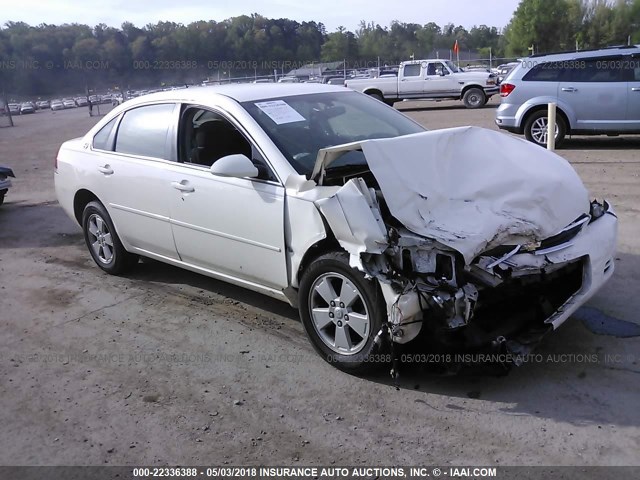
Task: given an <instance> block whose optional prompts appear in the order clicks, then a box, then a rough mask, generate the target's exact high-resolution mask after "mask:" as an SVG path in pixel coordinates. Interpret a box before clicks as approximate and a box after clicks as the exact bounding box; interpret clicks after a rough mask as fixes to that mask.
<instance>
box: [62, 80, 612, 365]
mask: <svg viewBox="0 0 640 480" xmlns="http://www.w3.org/2000/svg"><path fill="white" fill-rule="evenodd" d="M495 151H500V152H502V154H501V155H495V154H494V152H495ZM54 177H55V189H56V194H57V197H58V199H59V202H60V205H61V206H62V207H63V209H64V210H65V212H66V213H67V214H68V215H69V216H70V217H71V218H72V219H74V220H75V221H76V222H78V224H79V225H80V226H81V227H82V229H83V231H84V237H85V241H86V244H87V247H88V250H89V253H90V254H91V256H92V257H93V259H94V261H95V262H96V264H97V265H98V266H99V267H100V268H101V269H102V270H104V271H106V272H108V273H111V274H122V273H124V272H126V271H127V270H129V269H131V268H133V267H134V266H135V265H136V263H137V262H138V257H139V256H144V257H150V258H153V259H156V260H160V261H162V262H166V263H169V264H171V265H175V266H179V267H182V268H185V269H188V270H191V271H194V272H198V273H201V274H205V275H208V276H211V277H214V278H218V279H221V280H224V281H226V282H230V283H233V284H236V285H240V286H243V287H245V288H248V289H251V290H254V291H256V292H260V293H263V294H266V295H269V296H272V297H275V298H278V299H281V300H284V301H288V302H289V303H290V304H291V305H294V306H297V307H298V309H299V313H300V316H301V319H302V324H303V326H304V329H305V331H306V333H307V335H308V337H309V339H310V341H311V343H312V345H313V346H314V347H315V349H316V350H317V351H318V352H319V353H320V355H321V356H322V357H323V358H325V359H326V360H327V361H329V362H331V364H333V365H335V366H337V367H338V368H341V369H344V370H349V371H361V370H363V369H366V368H367V367H370V366H371V365H372V364H374V363H375V362H377V361H379V360H381V359H385V358H389V356H388V351H389V349H390V348H391V346H392V345H393V344H404V343H407V342H410V341H413V340H416V339H418V338H424V337H418V335H419V333H420V332H421V331H423V332H424V334H425V336H426V337H428V338H429V339H430V340H432V341H439V342H441V344H442V345H443V346H446V348H449V349H451V348H466V349H475V350H476V351H478V350H482V349H486V350H487V351H492V352H502V353H505V354H509V355H512V356H513V358H516V357H517V356H519V355H526V354H527V353H528V352H529V350H530V349H531V348H532V347H533V346H534V345H535V344H536V343H537V342H538V341H539V340H540V339H541V338H542V336H544V335H545V334H546V333H548V332H550V331H552V330H553V329H555V328H557V327H558V326H559V325H561V324H562V323H563V322H564V321H565V320H567V319H568V318H569V316H570V315H572V313H573V312H575V311H576V309H577V308H578V307H579V306H580V305H582V304H584V302H586V301H587V300H588V299H589V298H590V297H591V296H592V295H593V294H594V293H595V292H596V291H597V290H598V289H599V288H600V287H601V286H602V285H603V284H604V283H605V282H606V281H607V279H609V277H610V276H611V274H612V273H613V269H614V256H615V244H616V225H617V224H616V222H617V219H616V216H615V214H614V212H613V209H612V208H611V206H610V205H609V204H608V203H606V202H604V201H603V202H596V201H593V202H590V201H589V197H588V193H587V190H586V189H585V187H584V185H583V184H582V182H581V181H580V179H579V177H578V175H577V174H576V172H575V171H574V170H573V168H572V167H571V165H570V164H569V163H568V162H566V161H565V160H564V159H562V158H561V157H559V156H557V155H556V154H555V153H552V152H549V151H547V150H542V149H539V148H538V147H536V146H534V145H531V144H529V143H527V142H523V141H522V140H520V139H517V138H513V137H511V136H508V135H504V134H502V133H500V132H495V131H490V130H486V129H481V128H477V127H460V128H453V129H445V130H437V131H432V132H428V131H425V129H424V128H423V127H422V126H420V125H419V124H417V123H415V122H414V121H413V120H411V119H409V118H408V117H406V116H405V115H403V114H402V113H400V112H398V111H396V110H394V109H393V108H389V107H387V106H386V105H384V104H383V103H382V102H379V101H376V100H375V99H372V98H371V97H368V96H366V95H363V94H361V93H358V92H354V91H352V90H349V89H345V88H342V87H338V86H330V85H320V84H291V85H260V84H245V85H225V86H220V87H209V88H202V89H189V90H182V91H167V92H162V93H158V94H154V95H149V96H145V97H139V98H136V99H132V100H129V101H127V102H126V103H125V104H123V105H120V106H118V107H116V108H114V109H113V110H112V111H111V112H109V113H108V114H107V115H106V116H105V118H104V119H102V120H101V121H100V122H98V123H97V124H96V126H94V127H93V128H92V129H91V130H90V131H89V132H88V133H87V134H86V135H85V136H84V137H82V138H78V139H74V140H69V141H67V142H65V143H64V144H63V145H62V146H61V147H60V150H59V152H58V155H57V158H56V168H55V175H54ZM514 361H515V360H514Z"/></svg>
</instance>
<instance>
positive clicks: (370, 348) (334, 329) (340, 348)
mask: <svg viewBox="0 0 640 480" xmlns="http://www.w3.org/2000/svg"><path fill="white" fill-rule="evenodd" d="M298 298H299V302H298V303H299V307H298V308H299V311H300V318H301V320H302V325H303V326H304V329H305V332H306V333H307V336H308V337H309V340H310V341H311V345H313V347H314V348H315V350H316V351H317V352H318V353H319V354H320V356H321V357H322V358H324V359H325V360H326V361H327V362H329V363H330V364H331V365H333V366H335V367H337V368H339V369H340V370H343V371H347V372H351V373H362V372H365V371H368V370H371V369H373V368H375V367H376V366H378V365H380V364H381V363H384V362H387V361H390V360H391V359H390V358H388V357H389V355H388V353H387V352H386V348H385V346H384V343H383V342H378V343H376V342H375V341H374V340H375V337H376V335H377V334H378V332H379V331H380V328H381V327H382V324H383V323H384V322H385V321H386V306H385V303H384V299H383V296H382V293H381V292H380V288H379V287H378V285H377V284H376V283H375V281H374V280H367V279H366V278H365V276H364V275H363V274H362V273H361V272H360V271H358V270H355V269H353V268H351V267H350V266H349V256H348V255H347V254H346V253H344V252H332V253H327V254H325V255H322V256H321V257H318V258H317V259H316V260H314V261H313V262H312V263H311V264H310V265H309V266H308V268H307V270H306V271H305V273H304V274H303V276H302V280H301V282H300V291H299V296H298Z"/></svg>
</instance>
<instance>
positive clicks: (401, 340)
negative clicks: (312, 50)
mask: <svg viewBox="0 0 640 480" xmlns="http://www.w3.org/2000/svg"><path fill="white" fill-rule="evenodd" d="M452 130H458V129H452ZM429 133H430V134H433V133H435V132H429ZM455 133H459V132H454V136H455ZM476 133H477V132H476V131H474V132H473V134H474V135H475V134H476ZM421 135H422V134H420V135H419V136H421ZM442 135H443V134H442V133H440V134H438V135H437V136H436V137H435V141H436V142H440V143H441V142H442V141H443V137H442ZM444 135H445V138H444V140H450V138H449V139H447V138H446V136H447V133H444ZM474 135H472V136H471V138H469V137H468V136H467V138H465V139H466V140H467V141H471V142H472V143H473V140H477V138H476V139H474V138H473V136H474ZM494 135H495V133H494V132H489V133H488V134H485V133H484V132H483V133H482V135H481V137H483V139H484V140H485V141H486V140H487V138H488V139H490V140H491V139H492V140H494V141H498V142H499V143H503V141H504V138H497V139H496V138H495V137H494ZM498 135H500V136H501V137H504V135H502V134H498ZM432 140H434V139H428V138H427V139H426V140H425V139H424V138H423V139H421V140H420V141H419V142H418V143H419V144H420V146H421V147H425V146H427V147H428V146H429V144H430V143H432ZM510 140H511V139H509V141H510ZM390 141H391V142H393V141H395V142H398V141H401V139H390V140H380V141H378V140H374V141H369V142H366V143H365V142H363V144H362V145H353V144H352V145H348V146H346V147H345V150H347V151H351V150H353V149H354V148H361V149H362V151H363V152H364V154H365V155H366V158H367V163H368V164H369V166H370V168H371V171H372V173H373V176H369V177H367V176H366V175H361V176H357V177H354V178H349V179H347V178H345V179H344V183H343V186H342V187H341V188H340V189H339V190H337V191H336V192H335V193H333V194H332V195H331V196H329V197H328V198H322V199H318V200H316V201H315V202H314V203H315V204H316V206H317V207H318V209H319V210H320V212H321V213H322V215H323V216H324V218H325V219H326V221H327V223H328V225H329V227H330V228H331V231H332V233H333V234H334V236H335V238H336V239H337V241H338V242H339V243H340V245H341V246H342V248H344V249H345V250H346V251H347V252H348V253H349V254H350V264H351V266H352V267H354V268H358V269H359V270H361V271H363V272H365V274H366V275H368V276H369V277H372V278H375V279H376V280H377V281H378V283H379V285H380V288H381V291H382V293H383V295H384V298H385V301H386V305H387V317H388V323H387V324H386V325H385V328H383V330H382V331H381V332H380V333H379V334H378V336H379V337H384V336H387V337H388V339H389V340H391V341H392V345H393V344H405V343H408V342H410V341H412V340H414V339H416V337H418V335H420V334H422V336H424V338H426V339H427V340H428V341H429V342H430V344H432V345H437V346H438V348H444V349H446V350H448V351H460V350H464V351H467V350H474V351H487V350H488V351H491V352H500V353H508V354H510V355H509V358H513V360H514V363H516V364H518V363H521V359H522V358H524V357H525V356H526V355H527V354H528V353H529V352H530V351H531V349H532V348H533V347H535V345H536V344H537V343H538V342H539V341H540V339H541V338H542V337H543V336H544V335H545V334H546V333H548V332H549V331H551V330H553V329H555V328H557V327H558V326H559V325H560V324H561V323H563V322H564V321H565V320H566V319H567V318H568V317H569V316H570V315H571V314H572V313H573V312H575V310H576V309H577V308H578V307H579V306H580V305H582V304H584V303H585V302H586V301H587V300H588V299H589V298H590V297H591V296H592V295H593V294H594V293H595V292H596V291H597V290H598V289H599V288H600V287H601V286H602V285H603V284H604V283H605V282H606V281H607V280H608V278H609V277H610V276H611V274H612V273H613V268H614V265H613V256H614V254H615V244H616V230H617V219H616V216H615V213H614V212H613V210H612V209H611V208H610V206H609V205H608V204H607V203H606V202H602V203H599V202H596V201H593V202H591V204H589V201H588V200H586V201H583V200H584V198H582V197H585V198H586V191H584V187H582V184H581V182H580V181H579V180H578V182H576V178H577V175H575V173H573V175H575V177H573V176H572V174H571V172H573V170H572V169H570V171H568V170H567V169H566V165H565V164H563V163H558V159H560V157H557V158H551V157H549V156H548V155H549V154H548V152H546V151H541V150H539V149H538V148H537V147H535V148H536V150H535V152H534V153H535V154H536V156H537V157H540V156H545V159H546V160H547V161H548V163H547V168H548V170H547V171H546V173H545V174H543V175H540V174H539V172H538V177H537V179H536V178H534V179H533V180H532V179H531V178H529V182H530V183H531V185H529V187H530V188H529V191H528V192H527V191H524V192H520V193H519V194H514V193H513V192H506V191H505V192H497V193H496V192H495V190H494V187H495V185H492V184H491V182H488V183H487V184H485V185H475V184H474V183H473V182H471V183H467V185H466V186H465V185H464V181H461V182H460V183H461V184H463V185H461V186H460V189H458V191H457V192H456V191H453V190H452V191H450V192H448V194H447V195H446V197H448V200H447V201H446V202H442V201H441V200H438V201H436V202H435V203H434V202H433V201H432V199H433V197H436V198H437V197H438V192H437V191H436V190H437V188H434V189H432V188H431V187H436V184H435V183H433V177H431V180H432V181H429V180H427V181H425V182H421V183H420V185H421V187H420V190H417V189H415V187H412V185H411V184H410V183H411V182H410V181H409V178H410V177H411V176H413V175H416V174H419V173H420V171H421V170H422V173H423V174H424V173H425V172H424V169H423V168H415V167H416V162H415V161H413V162H411V161H409V162H407V164H408V168H409V170H410V171H408V172H403V170H402V169H399V166H398V165H397V163H396V164H395V165H394V166H393V167H392V168H389V166H388V165H384V155H378V153H379V152H380V150H381V149H380V148H379V147H380V143H383V144H384V143H385V142H390ZM509 141H508V143H509ZM518 142H519V141H518ZM367 143H369V145H367ZM370 143H374V145H373V146H372V145H371V144H370ZM376 143H377V145H375V144H376ZM449 145H450V143H449ZM502 146H504V145H502ZM509 146H510V147H512V148H513V144H511V143H509ZM517 146H518V147H520V146H521V145H520V143H518V145H517ZM383 147H386V146H385V145H383ZM392 147H397V145H395V146H394V145H392ZM404 147H407V145H404ZM340 148H341V147H333V148H332V149H328V150H330V151H329V153H330V154H331V155H332V156H333V157H334V158H337V157H338V156H339V155H336V152H337V151H339V150H340ZM393 150H394V148H391V149H390V151H393ZM409 150H410V151H414V152H415V151H416V149H415V148H413V149H411V148H409ZM419 150H422V149H419ZM456 150H457V149H453V151H448V152H445V153H446V154H442V152H440V155H438V156H437V157H436V158H438V160H439V161H441V162H443V163H444V165H443V166H442V168H444V169H445V170H446V169H448V174H447V175H439V177H438V179H437V183H438V184H439V186H438V188H441V187H442V186H443V184H444V189H445V190H446V188H447V184H448V183H449V182H450V178H447V177H448V176H450V175H451V174H452V173H451V172H452V171H453V170H452V169H451V162H456V161H457V160H456V159H457V158H459V157H458V155H459V154H460V153H464V152H458V151H456ZM403 153H406V148H405V149H404V150H403ZM520 153H522V152H520ZM551 155H553V154H551ZM417 156H418V157H420V158H421V161H423V162H425V163H428V158H427V159H425V157H424V156H422V155H417ZM553 156H554V157H555V155H553ZM560 161H561V162H564V160H562V159H560ZM549 162H550V163H549ZM554 162H556V163H557V165H555V167H559V168H550V167H549V165H553V164H554ZM489 163H490V162H489ZM542 163H544V162H542ZM381 165H382V166H381ZM504 166H505V165H504V162H499V165H496V164H495V163H494V164H493V166H492V165H487V164H484V165H483V168H484V169H487V168H489V169H491V168H494V169H496V168H497V170H500V169H502V168H503V167H504ZM412 167H413V168H412ZM542 167H544V164H543V165H542ZM325 168H326V164H325V165H322V166H321V167H320V168H318V169H317V172H316V173H317V174H318V175H319V176H318V177H317V180H318V181H319V183H320V184H322V183H323V182H327V180H328V177H326V176H325ZM569 168H570V167H569ZM398 171H400V172H403V173H401V174H398V173H397V172H398ZM405 173H406V175H405ZM432 173H433V172H432ZM549 173H550V175H551V180H549V181H551V183H552V184H551V185H548V186H541V185H540V183H544V181H545V180H544V177H545V176H548V174H549ZM507 175H509V174H507ZM511 175H512V176H514V175H516V174H515V173H514V172H513V171H512V172H511ZM394 177H396V178H394ZM554 180H555V181H559V182H561V183H562V185H563V186H564V193H563V194H562V195H569V197H570V196H571V195H573V196H574V198H569V197H567V199H566V200H565V201H564V203H563V204H562V205H559V206H558V207H557V208H554V207H553V205H552V203H553V202H556V201H559V200H561V199H560V198H557V197H558V196H557V195H556V197H555V198H549V197H548V196H547V197H539V196H537V195H536V193H538V194H540V193H542V192H545V189H548V188H551V189H553V190H555V192H554V195H555V194H556V193H557V187H558V185H557V184H556V185H554V184H553V181H554ZM394 181H396V182H406V183H405V184H404V187H405V188H404V189H402V190H398V185H399V184H398V183H396V184H395V185H394ZM493 183H495V182H493ZM424 184H426V186H423V185H424ZM469 186H473V187H472V189H473V190H475V197H474V196H471V195H470V192H468V191H465V190H469ZM385 187H386V188H385ZM412 189H413V193H414V194H413V195H411V192H412ZM487 191H488V192H489V193H488V194H487V193H486V192H487ZM547 191H548V192H551V191H552V190H547ZM407 192H409V194H407ZM532 192H533V193H532ZM528 195H530V196H531V197H532V198H529V199H528V201H527V196H528ZM441 196H442V195H441ZM460 196H462V198H463V199H464V202H459V201H458V198H457V197H460ZM575 197H577V198H575ZM496 199H501V200H500V201H497V200H496ZM504 199H507V200H504ZM430 201H431V203H430ZM550 202H551V203H550ZM452 204H453V208H452ZM456 205H461V206H462V207H461V208H456ZM443 214H448V215H452V216H453V217H452V218H451V221H448V220H446V216H444V215H443ZM470 215H472V216H470ZM465 216H466V218H465ZM567 218H569V219H570V220H569V221H566V219H567ZM434 219H436V221H435V222H434ZM443 219H445V220H444V221H443ZM438 221H439V223H437V222H438ZM561 222H565V223H561ZM487 225H489V227H490V228H489V229H487V228H486V227H487ZM409 226H411V228H409ZM470 226H471V227H470ZM549 232H552V233H551V234H549ZM379 339H380V340H382V338H379Z"/></svg>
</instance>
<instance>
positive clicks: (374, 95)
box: [367, 93, 385, 102]
mask: <svg viewBox="0 0 640 480" xmlns="http://www.w3.org/2000/svg"><path fill="white" fill-rule="evenodd" d="M367 95H369V96H370V97H371V98H375V99H376V100H379V101H381V102H384V101H385V100H384V97H383V96H382V95H380V94H379V93H368V94H367Z"/></svg>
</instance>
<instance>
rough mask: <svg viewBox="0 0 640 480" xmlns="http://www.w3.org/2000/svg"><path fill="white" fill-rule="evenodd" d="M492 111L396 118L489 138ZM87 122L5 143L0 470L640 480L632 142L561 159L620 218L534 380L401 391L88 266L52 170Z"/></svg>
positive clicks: (63, 123)
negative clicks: (598, 269)
mask: <svg viewBox="0 0 640 480" xmlns="http://www.w3.org/2000/svg"><path fill="white" fill-rule="evenodd" d="M496 104H497V100H495V99H494V100H492V101H491V102H490V103H489V104H488V105H487V107H486V108H483V109H480V110H475V111H469V110H466V109H464V108H462V107H461V104H460V103H457V102H442V103H437V104H436V103H418V102H407V103H403V104H400V105H397V108H398V109H400V110H403V111H405V112H406V113H407V114H408V115H410V116H412V117H413V118H415V119H417V120H418V121H420V122H421V123H422V124H424V125H425V126H427V127H429V128H440V127H448V126H457V125H467V124H473V125H479V126H485V127H487V128H495V127H494V126H493V114H494V108H495V106H496ZM97 120H98V119H97V118H95V117H94V118H89V117H88V114H87V110H86V109H84V108H82V109H74V110H67V111H60V112H56V113H53V112H48V111H47V112H38V113H37V114H35V115H29V116H24V117H23V116H19V117H17V118H16V119H15V124H16V126H15V127H14V128H1V129H0V152H1V155H2V157H1V159H0V163H2V164H6V165H8V166H10V167H12V168H13V169H14V172H15V174H16V177H17V178H16V179H15V181H14V182H13V183H14V187H13V188H12V190H11V191H10V194H9V196H8V197H7V199H6V203H5V205H3V206H2V207H1V208H0V295H1V297H0V298H2V301H1V303H0V305H1V309H0V425H2V429H1V430H0V464H2V465H136V464H149V465H151V464H153V465H161V464H168V465H190V464H199V465H205V464H207V465H247V464H250V465H260V464H267V465H372V464H373V465H383V464H384V465H418V464H422V465H429V464H434V465H446V464H451V465H474V464H485V465H640V456H639V455H638V452H640V414H638V405H639V404H640V388H638V384H639V379H640V377H639V373H640V366H639V365H638V361H639V360H640V338H638V336H637V331H636V332H635V335H636V336H629V337H627V338H621V337H618V336H615V335H611V333H616V332H615V331H613V330H612V328H613V327H611V328H609V326H612V325H613V326H615V325H619V324H622V325H624V326H626V327H629V326H631V327H632V330H633V327H636V326H637V325H640V319H639V318H638V315H637V311H638V310H639V309H640V297H639V296H638V285H639V284H640V221H639V220H640V218H639V217H640V186H639V182H640V178H639V172H640V168H639V167H640V154H639V153H638V152H639V151H640V150H639V148H640V137H635V138H634V137H618V138H607V137H597V138H586V139H585V138H580V139H573V140H571V141H570V142H568V145H567V146H566V148H564V149H562V150H559V151H558V153H559V154H560V155H562V156H563V157H565V158H567V159H568V160H570V161H571V162H572V164H573V165H574V166H575V168H576V169H577V171H578V172H579V174H580V175H581V176H582V178H583V180H584V181H585V183H586V185H587V187H588V188H589V190H590V192H591V193H592V195H593V196H599V197H601V196H606V197H607V198H608V199H610V200H611V202H612V203H613V204H614V205H615V207H616V210H617V213H618V214H619V218H620V231H619V234H620V240H619V250H620V252H619V255H618V256H617V259H616V260H617V261H616V273H615V275H614V277H613V279H612V280H611V281H610V282H609V284H608V285H607V286H606V287H605V288H604V289H603V290H602V291H601V292H600V293H599V294H598V295H597V296H596V297H594V298H593V299H592V301H591V302H590V303H589V305H588V307H589V308H588V309H586V310H583V311H582V312H581V313H580V315H577V317H578V318H574V319H572V320H571V321H569V322H567V323H566V324H565V325H563V327H562V328H561V329H559V330H558V331H557V332H555V334H554V335H551V336H549V337H548V338H547V339H545V341H544V343H543V344H542V345H541V346H540V348H539V349H538V350H537V353H539V354H541V355H542V358H543V359H544V361H539V362H532V363H529V364H526V365H524V366H523V367H520V368H517V369H514V370H512V371H511V372H510V373H509V375H507V376H500V377H496V376H490V375H482V374H474V375H457V376H443V375H439V374H437V373H436V372H433V371H429V370H425V369H424V368H419V367H417V366H407V367H406V368H403V370H402V376H401V378H400V380H399V382H398V385H397V388H396V386H395V385H394V384H393V382H392V381H391V380H390V378H389V376H388V371H387V370H385V371H382V372H380V373H379V374H377V375H374V376H367V377H355V376H351V375H348V374H345V373H342V372H340V371H338V370H336V369H334V368H332V367H331V366H330V365H328V364H326V363H325V362H323V361H322V360H321V359H320V358H319V357H317V356H316V355H315V353H314V352H313V350H312V348H311V346H310V345H309V344H308V343H307V340H306V338H305V336H304V333H303V331H302V327H301V325H300V322H299V321H298V319H297V313H296V311H295V310H293V309H291V308H290V307H289V306H287V305H286V304H284V303H281V302H278V301H276V300H273V299H270V298H267V297H264V296H261V295H259V294H255V293H252V292H248V291H244V290H242V289H240V288H236V287H233V286H229V285H226V284H224V283H221V282H218V281H215V280H212V279H209V278H206V277H203V276H200V275H196V274H192V273H189V272H185V271H181V270H179V269H176V268H173V267H170V266H166V265H163V264H160V263H157V262H151V261H148V262H144V263H141V264H140V265H139V268H138V269H137V270H136V271H135V272H134V273H132V274H131V275H128V276H126V277H112V276H108V275H106V274H104V273H102V271H100V270H99V269H98V268H97V267H96V266H94V265H93V263H92V261H91V260H90V257H89V254H88V252H87V251H86V248H85V246H84V243H83V239H82V235H81V232H80V229H79V227H78V226H77V225H76V224H74V223H73V222H72V221H71V220H70V219H69V218H68V217H66V215H65V214H64V213H63V212H62V210H61V209H60V207H59V206H58V204H57V202H56V199H55V194H54V190H53V179H52V170H53V162H54V158H55V155H56V152H57V149H58V147H59V145H60V143H61V142H62V141H64V140H66V139H68V138H72V137H76V136H79V135H82V134H84V133H85V132H86V131H87V130H88V129H89V127H90V126H91V125H93V123H94V122H96V121H97ZM499 154H500V152H496V155H499ZM589 318H591V319H592V320H593V319H595V321H592V322H591V323H589V322H588V321H587V320H588V319H589ZM603 321H604V327H605V328H604V332H600V333H593V330H594V328H593V325H594V323H598V322H600V323H602V322H603ZM587 326H589V327H590V328H587ZM632 335H633V331H632ZM562 355H564V356H562Z"/></svg>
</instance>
